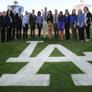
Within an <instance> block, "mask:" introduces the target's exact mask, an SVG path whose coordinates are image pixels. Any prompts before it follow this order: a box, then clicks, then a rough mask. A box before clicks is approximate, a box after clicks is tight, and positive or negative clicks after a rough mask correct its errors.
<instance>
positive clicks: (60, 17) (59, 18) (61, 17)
mask: <svg viewBox="0 0 92 92" xmlns="http://www.w3.org/2000/svg"><path fill="white" fill-rule="evenodd" d="M60 14H62V15H60ZM63 16H64V15H63V12H62V11H60V12H59V16H58V20H61V19H63Z"/></svg>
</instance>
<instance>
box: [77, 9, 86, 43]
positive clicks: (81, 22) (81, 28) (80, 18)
mask: <svg viewBox="0 0 92 92" xmlns="http://www.w3.org/2000/svg"><path fill="white" fill-rule="evenodd" d="M77 26H78V33H79V40H80V41H81V42H83V41H84V38H85V36H84V26H85V15H84V14H83V13H82V10H81V9H79V10H78V16H77Z"/></svg>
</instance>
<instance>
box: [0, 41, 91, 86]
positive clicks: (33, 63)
mask: <svg viewBox="0 0 92 92" xmlns="http://www.w3.org/2000/svg"><path fill="white" fill-rule="evenodd" d="M39 42H41V41H29V42H28V43H30V44H29V46H28V47H27V48H26V49H25V50H24V51H23V52H22V53H21V54H20V55H19V56H18V57H17V58H9V59H8V60H7V62H28V64H26V65H25V66H24V67H23V68H22V69H20V70H19V71H18V72H17V73H16V74H4V75H2V76H1V78H0V86H49V85H50V74H37V72H38V71H39V69H40V68H41V67H42V66H43V64H44V63H45V62H46V61H47V62H69V61H71V62H72V63H73V64H75V65H76V66H77V67H78V68H79V69H80V70H81V71H83V72H84V74H71V77H72V79H73V82H74V84H75V85H76V86H88V85H92V65H91V64H90V63H88V62H87V61H91V60H92V52H85V53H84V54H85V55H86V56H77V55H75V54H74V53H73V52H71V51H70V50H68V49H67V48H65V47H64V46H62V45H59V44H57V45H56V44H55V45H53V44H52V45H48V46H47V47H46V48H45V49H44V50H43V51H41V52H40V54H39V55H37V56H36V57H30V55H31V54H32V52H33V51H34V49H35V47H36V46H37V44H38V43H39ZM55 48H57V49H58V50H59V51H60V52H61V53H63V54H64V55H65V56H64V57H49V56H50V54H51V53H52V52H53V50H54V49H55Z"/></svg>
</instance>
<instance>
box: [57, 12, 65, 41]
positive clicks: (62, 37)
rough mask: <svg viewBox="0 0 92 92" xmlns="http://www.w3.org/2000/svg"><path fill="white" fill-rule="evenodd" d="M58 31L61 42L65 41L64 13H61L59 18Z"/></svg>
mask: <svg viewBox="0 0 92 92" xmlns="http://www.w3.org/2000/svg"><path fill="white" fill-rule="evenodd" d="M58 30H59V34H60V38H61V40H64V16H63V12H62V11H60V13H59V16H58Z"/></svg>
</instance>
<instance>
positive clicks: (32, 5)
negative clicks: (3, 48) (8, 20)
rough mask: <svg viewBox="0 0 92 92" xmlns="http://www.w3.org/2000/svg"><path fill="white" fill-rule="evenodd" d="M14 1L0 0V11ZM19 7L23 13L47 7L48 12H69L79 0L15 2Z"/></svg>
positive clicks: (19, 0)
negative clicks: (66, 10)
mask: <svg viewBox="0 0 92 92" xmlns="http://www.w3.org/2000/svg"><path fill="white" fill-rule="evenodd" d="M14 1H15V0H0V11H4V10H7V6H8V5H12V4H13V2H14ZM17 1H18V2H19V5H21V6H24V10H25V11H29V12H31V10H32V9H35V10H36V11H38V10H41V9H44V7H45V6H46V7H48V10H52V12H53V11H54V9H58V10H62V11H64V10H65V9H69V10H70V11H71V10H72V9H73V8H74V6H75V5H77V4H80V0H17ZM84 3H86V4H91V5H92V0H85V1H84Z"/></svg>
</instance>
